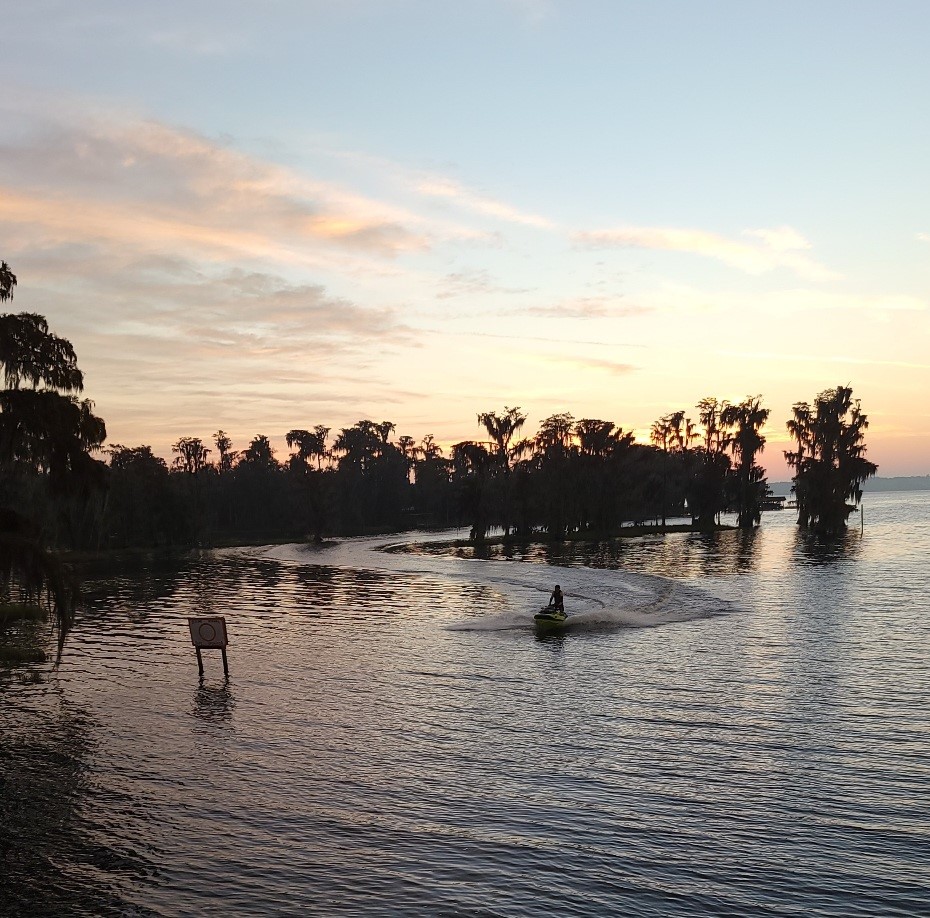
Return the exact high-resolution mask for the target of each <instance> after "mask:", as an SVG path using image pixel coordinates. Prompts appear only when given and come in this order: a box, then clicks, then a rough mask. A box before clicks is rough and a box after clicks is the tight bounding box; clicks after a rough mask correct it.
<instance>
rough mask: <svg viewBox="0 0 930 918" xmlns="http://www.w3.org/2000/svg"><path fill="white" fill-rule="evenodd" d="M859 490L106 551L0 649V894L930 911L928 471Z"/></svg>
mask: <svg viewBox="0 0 930 918" xmlns="http://www.w3.org/2000/svg"><path fill="white" fill-rule="evenodd" d="M866 519H867V521H868V522H867V525H866V527H865V532H864V533H859V532H856V533H850V536H849V537H848V538H847V539H846V540H845V541H844V542H843V543H842V544H840V545H839V546H836V545H833V546H824V545H820V544H818V543H817V542H816V541H812V540H810V539H808V538H806V537H803V536H800V535H799V534H798V533H797V532H796V529H795V527H794V526H793V525H792V520H791V519H790V517H789V516H788V515H787V514H786V513H783V514H768V515H766V517H765V519H764V522H763V527H762V528H761V529H760V530H759V531H758V532H756V533H754V534H752V535H751V536H749V537H746V536H744V535H743V534H740V533H721V534H719V535H718V536H714V537H710V538H709V537H703V536H688V535H682V536H672V537H668V538H666V539H664V540H662V539H655V538H649V539H631V540H625V541H623V542H619V543H611V544H601V545H580V544H577V543H572V544H565V545H561V546H524V547H521V548H519V549H513V550H507V551H504V550H499V549H494V550H492V551H491V552H489V557H487V558H485V559H484V560H475V559H473V558H471V557H469V556H468V552H467V551H455V552H449V551H448V549H444V548H439V547H437V546H436V544H435V539H434V538H433V537H429V536H427V535H420V536H412V537H395V538H392V539H381V540H364V539H360V540H349V541H347V542H344V543H341V544H339V545H330V546H327V547H325V548H323V549H312V548H308V547H306V546H283V547H277V548H257V549H240V550H224V551H216V552H205V553H202V554H200V555H196V556H192V557H189V558H185V559H183V560H180V561H174V562H168V561H165V560H160V561H159V560H156V559H148V560H145V559H139V560H136V561H134V562H132V563H128V562H127V563H125V564H123V565H122V566H119V567H117V568H115V569H111V568H101V569H99V570H91V571H90V572H89V574H88V592H89V603H88V606H87V608H86V609H85V610H84V611H83V612H82V614H81V616H80V619H79V621H78V623H77V625H76V627H75V629H74V632H73V634H72V635H71V637H70V638H69V640H68V644H67V646H66V649H65V654H64V658H63V660H62V663H61V665H60V667H58V668H57V669H54V670H52V669H51V668H50V667H49V666H38V665H36V666H32V667H25V668H22V667H21V668H19V669H15V670H6V671H2V670H0V914H2V915H10V916H19V915H22V916H27V915H28V916H33V915H65V914H67V915H138V916H156V915H157V916H175V915H208V916H210V915H216V916H237V915H242V916H249V915H269V914H274V915H277V914H280V915H291V914H319V915H331V914H345V915H353V914H357V915H376V916H377V915H385V916H387V915H468V916H529V915H539V914H547V915H566V916H575V915H578V916H581V915H632V916H640V915H642V916H647V915H650V916H651V915H702V914H704V915H734V916H735V915H740V916H742V915H750V914H751V915H772V916H801V915H825V916H831V915H836V916H840V915H842V916H849V915H861V916H875V915H892V916H894V915H909V916H911V915H923V914H930V854H928V848H927V839H928V838H930V802H928V801H930V793H928V791H930V661H928V652H927V647H928V638H930V624H928V622H930V617H928V612H930V608H928V600H927V596H928V595H930V564H928V561H930V494H926V493H917V494H908V495H880V496H875V497H874V498H872V497H870V505H869V509H868V513H867V517H866ZM431 539H432V540H431ZM388 544H390V545H391V546H392V550H391V551H389V552H385V551H383V550H381V549H382V548H383V546H385V545H388ZM556 581H558V582H560V583H561V584H562V586H563V589H564V590H565V592H566V595H567V597H568V607H569V610H570V611H571V612H572V613H573V614H572V617H571V618H570V620H569V627H567V628H566V629H565V630H564V632H561V633H556V634H536V633H535V632H534V630H533V627H532V613H533V612H534V611H535V610H536V608H538V606H539V605H540V604H541V602H544V601H545V598H546V596H547V595H548V592H549V590H550V589H551V587H552V584H553V583H554V582H556ZM194 614H223V615H225V616H226V618H227V622H228V625H229V631H230V636H231V645H230V648H229V659H230V679H229V680H228V681H226V680H224V678H223V673H222V667H221V665H220V661H219V657H218V655H216V654H210V653H207V654H206V655H205V665H206V679H205V680H204V682H203V683H202V684H201V683H199V682H198V679H197V667H196V662H195V659H194V654H193V650H192V648H191V646H190V643H189V638H188V634H187V629H186V618H187V616H188V615H194ZM39 637H40V638H41V635H39ZM43 639H45V640H48V638H47V637H45V638H43ZM24 676H25V677H27V678H23V677H24Z"/></svg>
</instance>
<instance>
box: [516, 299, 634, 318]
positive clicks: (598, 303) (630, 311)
mask: <svg viewBox="0 0 930 918" xmlns="http://www.w3.org/2000/svg"><path fill="white" fill-rule="evenodd" d="M651 311H652V310H651V309H650V308H648V307H646V306H638V305H635V304H632V303H628V302H626V301H625V300H624V298H623V297H622V296H580V297H574V298H571V299H564V300H560V301H558V302H557V303H552V304H550V305H543V306H530V307H528V308H527V309H524V310H519V312H520V314H521V315H529V316H537V317H539V318H553V319H619V318H628V317H630V316H639V315H644V314H646V313H648V312H651Z"/></svg>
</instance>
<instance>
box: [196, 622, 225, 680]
mask: <svg viewBox="0 0 930 918" xmlns="http://www.w3.org/2000/svg"><path fill="white" fill-rule="evenodd" d="M187 625H188V627H189V628H190V632H191V643H192V644H193V645H194V649H195V650H196V651H197V667H198V669H199V670H200V679H201V681H203V656H202V654H201V651H202V650H204V649H216V650H219V651H221V652H222V654H223V673H224V675H225V676H226V678H227V679H229V661H228V660H227V659H226V645H227V644H228V643H229V639H228V638H227V636H226V619H225V618H223V616H222V615H214V616H210V617H209V618H188V619H187Z"/></svg>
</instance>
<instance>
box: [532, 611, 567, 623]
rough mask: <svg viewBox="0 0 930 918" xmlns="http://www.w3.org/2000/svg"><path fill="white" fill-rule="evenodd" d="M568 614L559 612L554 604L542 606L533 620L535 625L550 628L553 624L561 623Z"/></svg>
mask: <svg viewBox="0 0 930 918" xmlns="http://www.w3.org/2000/svg"><path fill="white" fill-rule="evenodd" d="M566 618H568V616H567V615H566V614H565V613H564V612H560V611H559V610H558V609H556V608H555V606H543V607H542V608H541V609H540V610H539V611H538V612H537V613H536V614H535V615H534V616H533V620H534V621H535V622H536V624H537V625H539V626H542V627H547V628H551V627H553V626H554V625H561V624H562V622H564V621H565V619H566Z"/></svg>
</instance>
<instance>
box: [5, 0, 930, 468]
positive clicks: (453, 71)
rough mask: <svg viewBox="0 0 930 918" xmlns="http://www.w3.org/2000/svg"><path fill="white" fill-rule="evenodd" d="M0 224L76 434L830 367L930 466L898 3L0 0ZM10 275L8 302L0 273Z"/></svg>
mask: <svg viewBox="0 0 930 918" xmlns="http://www.w3.org/2000/svg"><path fill="white" fill-rule="evenodd" d="M0 11H2V22H3V31H4V41H3V51H2V53H0V80H2V87H3V89H2V92H0V258H2V259H3V260H6V261H7V262H9V264H10V267H11V268H12V269H13V271H14V272H15V273H16V274H17V276H18V278H19V286H18V287H17V291H16V297H15V299H14V301H13V304H12V307H13V309H14V310H15V311H21V310H25V311H31V312H40V313H42V314H44V315H46V316H47V317H48V319H49V322H50V324H51V326H52V328H53V330H54V331H56V332H57V333H59V334H61V335H64V336H65V337H67V338H69V339H70V340H71V341H72V343H73V344H74V346H75V348H76V350H77V353H78V358H79V362H80V365H81V367H82V369H83V370H84V373H85V380H86V393H85V394H86V395H87V396H88V397H90V398H91V399H93V400H94V402H95V403H96V407H97V412H98V413H99V414H100V415H101V416H102V417H103V418H104V419H105V420H106V422H107V427H108V432H109V435H108V442H110V443H122V444H125V445H138V444H142V443H145V444H150V445H151V446H152V447H153V449H154V450H155V451H156V452H157V453H159V454H161V455H163V456H165V457H168V458H170V450H171V443H172V442H174V441H176V440H177V439H178V438H179V437H181V436H199V437H202V438H203V439H204V440H209V439H210V437H211V435H212V433H213V432H214V431H216V430H217V429H218V428H223V429H224V430H226V431H227V432H229V433H230V435H231V436H232V438H233V441H234V447H235V448H240V449H241V448H243V447H245V446H246V445H247V444H248V441H249V439H251V437H252V436H254V435H255V434H266V435H268V436H269V437H270V438H271V439H272V441H273V442H274V443H275V445H276V446H277V448H278V450H279V457H283V456H285V455H286V447H285V444H284V433H285V432H286V431H287V430H289V429H291V428H295V427H302V428H311V427H313V426H315V425H317V424H324V425H326V426H328V427H331V428H333V429H334V431H335V430H338V429H339V428H341V427H345V426H349V425H351V424H353V423H354V422H356V421H358V420H359V419H361V418H371V419H372V420H375V421H382V420H391V421H394V422H395V423H396V424H397V431H396V433H397V435H401V434H409V435H410V436H413V437H414V438H415V439H416V440H420V439H421V438H422V437H423V436H424V435H425V434H433V435H434V436H435V437H436V439H437V440H439V441H440V442H441V443H443V444H446V445H448V444H451V443H453V442H455V441H457V440H461V439H471V438H476V437H478V436H479V429H478V425H477V421H476V415H477V413H478V412H480V411H489V410H503V408H504V406H520V407H522V408H523V410H524V411H525V412H526V413H527V414H528V415H529V419H528V421H527V424H526V428H525V431H524V432H525V433H530V434H531V433H533V432H535V430H536V428H537V426H538V424H539V422H540V421H541V420H542V419H543V418H545V417H546V416H547V415H550V414H553V413H555V412H561V411H569V412H571V413H572V414H574V415H575V416H576V417H577V418H584V417H588V418H603V419H609V420H612V421H615V422H616V423H617V424H619V425H620V426H622V427H623V428H624V429H625V430H635V431H636V433H637V439H638V440H640V441H643V442H648V430H649V426H650V424H651V423H652V422H653V421H654V420H656V419H657V418H658V417H660V416H661V415H663V414H667V413H669V412H671V411H675V410H678V409H685V410H686V411H688V412H689V413H691V415H692V416H693V417H696V411H695V410H694V405H695V404H696V403H697V401H698V400H699V399H701V398H702V397H704V396H708V395H712V396H716V397H717V398H719V399H729V400H731V401H734V400H741V399H742V398H744V397H745V396H747V395H756V394H761V395H762V396H763V401H764V404H765V405H766V406H767V407H769V408H770V409H771V411H772V414H771V418H770V424H769V429H768V431H767V433H768V437H769V443H768V446H767V449H766V452H765V453H764V455H763V457H762V462H763V464H764V465H766V466H767V467H768V469H769V474H770V477H771V478H773V479H783V478H785V477H786V471H785V468H784V462H783V459H782V456H781V451H782V449H783V448H784V446H785V443H784V440H785V434H784V424H785V420H786V419H787V417H788V415H789V413H790V408H791V405H792V404H793V403H795V402H797V401H802V400H812V399H813V398H814V396H815V395H816V394H817V393H818V392H819V391H821V390H823V389H826V388H832V387H834V386H836V385H840V384H843V385H845V384H850V385H852V387H853V390H854V393H855V395H856V396H858V397H859V398H860V399H861V400H862V404H863V408H864V410H865V411H866V413H867V414H868V416H869V419H870V421H871V427H870V430H869V434H868V443H869V458H871V459H872V460H873V461H875V462H877V463H879V465H880V471H879V474H880V475H883V476H891V475H911V474H927V473H928V472H930V405H928V393H930V310H928V307H930V117H928V113H930V54H928V53H927V46H928V40H930V3H926V2H924V0H914V2H895V0H886V2H881V3H879V2H877V0H876V2H856V0H843V2H827V0H819V2H817V3H811V2H810V0H806V2H790V0H789V2H780V3H763V2H753V0H748V2H747V0H738V2H737V0H734V2H725V0H719V2H704V0H693V2H683V0H682V2H666V0H654V2H645V0H642V2H627V0H612V2H608V0H605V2H593V0H572V2H567V0H566V2H561V0H473V2H470V0H465V2H461V3H457V4H452V3H444V2H437V0H382V2H374V0H339V2H335V0H328V2H322V0H320V2H315V0H300V2H298V0H268V2H265V3H255V2H249V3H245V2H239V0H187V2H185V3H177V2H174V0H163V2H160V3H146V4H143V3H141V2H126V0H112V2H98V0H87V2H81V3H75V2H73V0H68V2H44V0H33V2H29V3H23V2H18V3H13V2H3V0H0ZM7 307H8V308H9V304H7Z"/></svg>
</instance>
